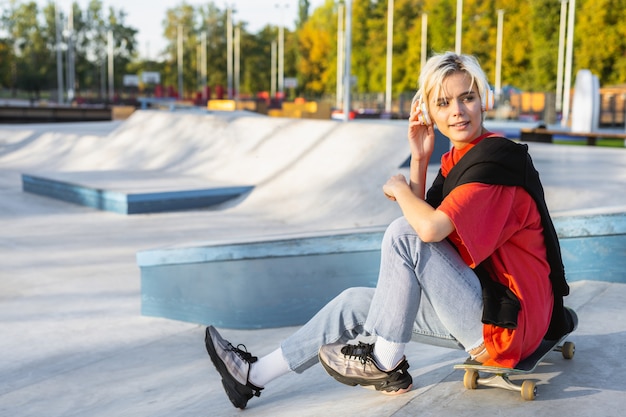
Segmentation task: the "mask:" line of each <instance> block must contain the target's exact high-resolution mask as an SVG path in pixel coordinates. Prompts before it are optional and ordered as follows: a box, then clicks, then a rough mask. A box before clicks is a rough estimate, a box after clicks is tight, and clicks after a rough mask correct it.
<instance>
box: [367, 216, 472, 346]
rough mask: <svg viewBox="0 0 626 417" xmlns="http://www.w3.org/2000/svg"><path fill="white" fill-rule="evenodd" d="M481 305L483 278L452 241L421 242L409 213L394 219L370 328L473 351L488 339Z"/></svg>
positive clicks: (399, 338)
mask: <svg viewBox="0 0 626 417" xmlns="http://www.w3.org/2000/svg"><path fill="white" fill-rule="evenodd" d="M482 306H483V304H482V290H481V286H480V281H479V280H478V277H477V276H476V274H475V273H474V271H473V270H472V269H471V268H469V267H468V266H467V265H466V264H465V263H464V262H463V260H462V259H461V257H460V255H459V254H458V252H457V251H456V250H455V248H454V247H453V246H452V245H451V244H450V243H448V242H447V241H442V242H436V243H424V242H422V241H421V240H420V239H419V237H418V236H417V234H416V233H415V230H414V229H413V228H412V227H411V225H409V224H408V222H407V221H406V219H404V218H399V219H397V220H395V221H394V222H393V223H391V225H390V226H389V227H388V228H387V230H386V232H385V236H384V238H383V242H382V247H381V265H380V274H379V277H378V283H377V285H376V291H375V293H374V298H373V299H372V302H371V306H370V310H369V313H368V318H367V321H366V323H365V325H364V330H365V331H366V332H368V333H370V334H375V335H377V336H380V337H382V338H384V339H386V340H388V341H390V342H396V343H407V342H409V340H411V339H413V340H417V341H421V342H425V343H430V344H436V345H443V346H450V347H453V346H456V347H463V348H465V349H466V350H471V349H473V348H475V347H477V346H479V345H480V344H481V343H482V340H483V325H482V322H481V317H482V310H483V307H482Z"/></svg>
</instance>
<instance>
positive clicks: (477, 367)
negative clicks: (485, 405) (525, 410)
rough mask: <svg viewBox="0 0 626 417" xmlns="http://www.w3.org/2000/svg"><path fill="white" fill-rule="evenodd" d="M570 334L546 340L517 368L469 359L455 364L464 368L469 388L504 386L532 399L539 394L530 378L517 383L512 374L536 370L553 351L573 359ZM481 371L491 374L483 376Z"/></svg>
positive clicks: (458, 367) (456, 367)
mask: <svg viewBox="0 0 626 417" xmlns="http://www.w3.org/2000/svg"><path fill="white" fill-rule="evenodd" d="M568 336H569V334H566V335H565V336H563V337H562V338H561V339H559V340H544V341H542V342H541V345H539V347H538V348H537V350H535V352H533V354H532V355H530V356H529V357H527V358H526V359H524V360H522V361H521V362H520V363H518V364H517V366H516V367H515V368H501V367H497V366H484V365H482V364H481V363H478V362H476V361H473V360H471V359H467V360H466V361H465V362H464V363H460V364H458V365H454V368H455V369H464V370H465V376H464V377H463V385H464V386H465V388H467V389H476V388H478V386H479V385H485V386H490V387H497V388H504V389H508V390H511V391H518V392H520V393H521V395H522V398H523V399H525V400H529V401H532V400H534V399H535V396H536V395H537V387H536V386H535V383H534V382H533V381H530V380H525V381H522V383H521V384H516V383H514V382H513V381H511V380H510V379H509V376H510V375H519V374H528V373H531V372H533V371H534V370H535V368H536V367H537V365H538V364H539V363H541V361H543V359H544V358H545V357H546V356H547V355H548V354H549V353H550V352H552V351H556V352H561V354H562V355H563V358H565V359H572V358H573V357H574V353H575V350H576V346H575V345H574V343H573V342H566V341H565V339H566V338H567V337H568ZM480 372H482V373H486V374H490V375H491V376H489V377H486V378H482V377H481V376H480Z"/></svg>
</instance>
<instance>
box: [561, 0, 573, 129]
mask: <svg viewBox="0 0 626 417" xmlns="http://www.w3.org/2000/svg"><path fill="white" fill-rule="evenodd" d="M575 16H576V0H570V2H569V16H568V22H567V47H566V50H565V81H564V83H565V86H564V88H565V90H564V91H563V117H562V118H561V126H567V125H568V123H569V108H570V103H569V102H570V90H571V87H572V61H573V58H574V22H575V19H576V17H575Z"/></svg>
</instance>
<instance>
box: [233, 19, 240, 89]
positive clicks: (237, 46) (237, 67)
mask: <svg viewBox="0 0 626 417" xmlns="http://www.w3.org/2000/svg"><path fill="white" fill-rule="evenodd" d="M240 57H241V29H240V28H239V26H236V27H235V91H234V92H233V93H234V97H235V100H238V99H239V87H240V76H241V74H240V68H241V65H240V64H241V62H240V59H241V58H240Z"/></svg>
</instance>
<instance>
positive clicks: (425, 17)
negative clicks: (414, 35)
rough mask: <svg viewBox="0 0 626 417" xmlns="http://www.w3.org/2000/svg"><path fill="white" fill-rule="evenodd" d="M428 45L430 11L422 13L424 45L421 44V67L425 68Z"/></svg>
mask: <svg viewBox="0 0 626 417" xmlns="http://www.w3.org/2000/svg"><path fill="white" fill-rule="evenodd" d="M427 47H428V13H422V46H421V51H420V52H421V57H420V69H421V68H424V65H426V56H427V52H428V51H427Z"/></svg>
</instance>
